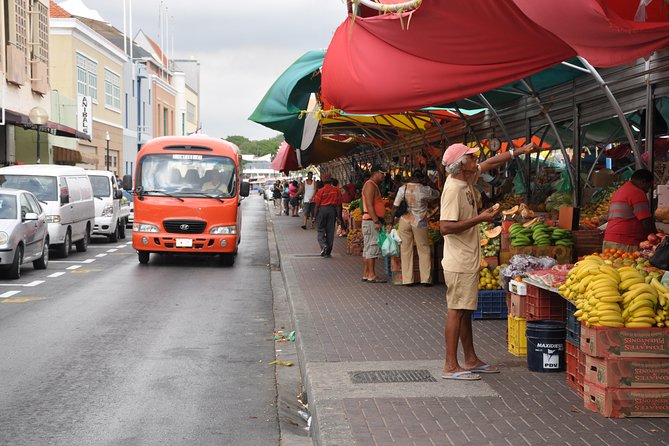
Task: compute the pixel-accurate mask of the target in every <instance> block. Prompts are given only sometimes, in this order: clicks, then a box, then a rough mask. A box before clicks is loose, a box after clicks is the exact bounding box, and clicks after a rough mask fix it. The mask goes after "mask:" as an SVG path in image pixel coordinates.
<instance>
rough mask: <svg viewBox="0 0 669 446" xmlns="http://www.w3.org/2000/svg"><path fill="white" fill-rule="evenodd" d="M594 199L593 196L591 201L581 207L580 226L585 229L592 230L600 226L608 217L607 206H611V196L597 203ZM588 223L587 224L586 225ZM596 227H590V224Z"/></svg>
mask: <svg viewBox="0 0 669 446" xmlns="http://www.w3.org/2000/svg"><path fill="white" fill-rule="evenodd" d="M594 199H595V197H594V195H593V201H592V202H590V203H588V204H586V205H585V206H583V207H581V221H580V223H581V225H583V226H584V227H585V228H586V229H594V228H595V227H597V226H599V225H600V224H602V223H604V220H605V219H606V217H607V216H608V215H609V206H610V205H611V194H610V193H609V194H608V195H606V196H604V197H602V198H601V199H600V200H599V201H594ZM588 223H589V224H588ZM593 223H594V224H596V225H597V226H594V227H592V224H593Z"/></svg>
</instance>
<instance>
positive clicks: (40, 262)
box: [33, 239, 49, 269]
mask: <svg viewBox="0 0 669 446" xmlns="http://www.w3.org/2000/svg"><path fill="white" fill-rule="evenodd" d="M47 266H49V239H45V240H44V247H43V248H42V257H40V258H39V259H37V260H35V261H34V262H33V268H35V269H46V268H47Z"/></svg>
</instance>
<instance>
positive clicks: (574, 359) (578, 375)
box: [564, 342, 585, 397]
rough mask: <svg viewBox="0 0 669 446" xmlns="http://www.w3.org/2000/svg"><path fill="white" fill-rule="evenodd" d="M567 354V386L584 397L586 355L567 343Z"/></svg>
mask: <svg viewBox="0 0 669 446" xmlns="http://www.w3.org/2000/svg"><path fill="white" fill-rule="evenodd" d="M565 353H566V354H565V356H564V357H565V365H566V369H567V370H566V372H567V373H566V377H567V385H569V387H570V388H571V389H572V390H573V391H574V392H576V394H577V395H579V396H581V397H582V396H583V375H584V374H585V364H584V361H583V359H584V358H583V356H584V355H583V353H582V352H581V350H580V349H579V348H578V347H576V346H575V345H573V344H571V343H569V342H567V343H566V349H565Z"/></svg>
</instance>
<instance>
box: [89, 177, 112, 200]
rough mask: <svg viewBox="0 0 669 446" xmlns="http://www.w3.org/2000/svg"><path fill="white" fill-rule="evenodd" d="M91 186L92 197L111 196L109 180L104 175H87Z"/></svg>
mask: <svg viewBox="0 0 669 446" xmlns="http://www.w3.org/2000/svg"><path fill="white" fill-rule="evenodd" d="M89 178H90V180H91V185H92V186H93V196H94V197H108V196H110V195H111V185H110V184H109V178H107V177H106V176H104V175H89Z"/></svg>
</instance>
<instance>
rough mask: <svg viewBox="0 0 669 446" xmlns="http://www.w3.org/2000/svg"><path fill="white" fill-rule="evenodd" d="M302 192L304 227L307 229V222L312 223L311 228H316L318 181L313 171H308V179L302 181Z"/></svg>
mask: <svg viewBox="0 0 669 446" xmlns="http://www.w3.org/2000/svg"><path fill="white" fill-rule="evenodd" d="M300 194H301V195H302V197H303V202H302V214H303V216H304V224H303V225H302V229H307V223H311V229H314V219H315V217H314V196H315V195H316V181H315V180H314V174H313V172H307V179H306V180H305V181H304V182H303V183H302V189H301V190H300Z"/></svg>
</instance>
